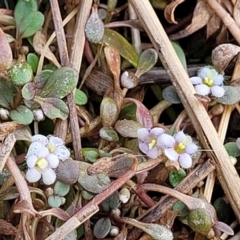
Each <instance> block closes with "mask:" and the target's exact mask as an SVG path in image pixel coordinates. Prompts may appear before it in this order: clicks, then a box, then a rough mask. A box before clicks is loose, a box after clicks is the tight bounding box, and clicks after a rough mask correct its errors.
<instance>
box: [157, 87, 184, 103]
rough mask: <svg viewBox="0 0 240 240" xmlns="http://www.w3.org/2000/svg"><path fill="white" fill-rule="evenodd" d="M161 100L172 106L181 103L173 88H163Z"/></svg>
mask: <svg viewBox="0 0 240 240" xmlns="http://www.w3.org/2000/svg"><path fill="white" fill-rule="evenodd" d="M162 96H163V98H164V99H165V100H166V101H168V102H170V103H173V104H179V103H181V100H180V98H179V96H178V94H177V91H176V88H175V87H174V86H172V85H171V86H168V87H166V88H164V90H163V92H162Z"/></svg>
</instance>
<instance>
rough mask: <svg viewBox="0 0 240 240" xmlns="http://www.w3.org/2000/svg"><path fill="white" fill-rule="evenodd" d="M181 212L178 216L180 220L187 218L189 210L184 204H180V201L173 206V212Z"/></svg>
mask: <svg viewBox="0 0 240 240" xmlns="http://www.w3.org/2000/svg"><path fill="white" fill-rule="evenodd" d="M180 210H181V213H180V215H179V218H180V219H184V218H186V217H187V215H188V214H189V210H188V208H187V206H186V204H185V203H183V202H181V201H177V202H176V203H175V204H174V205H173V211H175V212H178V211H180Z"/></svg>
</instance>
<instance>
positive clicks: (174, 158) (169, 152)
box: [164, 148, 179, 161]
mask: <svg viewBox="0 0 240 240" xmlns="http://www.w3.org/2000/svg"><path fill="white" fill-rule="evenodd" d="M164 153H165V155H166V156H167V157H168V159H170V160H171V161H177V160H178V157H179V154H178V153H177V152H176V151H175V150H174V149H173V148H166V149H164Z"/></svg>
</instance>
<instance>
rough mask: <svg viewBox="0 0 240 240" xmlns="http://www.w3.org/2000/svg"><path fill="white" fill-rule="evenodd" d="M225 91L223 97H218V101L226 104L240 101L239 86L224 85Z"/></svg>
mask: <svg viewBox="0 0 240 240" xmlns="http://www.w3.org/2000/svg"><path fill="white" fill-rule="evenodd" d="M223 88H224V89H225V93H224V95H223V96H222V97H220V98H216V101H217V102H219V103H222V104H225V105H232V104H235V103H237V102H238V101H240V87H239V86H234V87H233V86H224V87H223Z"/></svg>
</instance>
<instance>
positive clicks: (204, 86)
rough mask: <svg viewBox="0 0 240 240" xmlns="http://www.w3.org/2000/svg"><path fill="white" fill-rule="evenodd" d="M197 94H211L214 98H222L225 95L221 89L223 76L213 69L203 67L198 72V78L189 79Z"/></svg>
mask: <svg viewBox="0 0 240 240" xmlns="http://www.w3.org/2000/svg"><path fill="white" fill-rule="evenodd" d="M190 80H191V82H192V84H193V85H194V87H195V90H196V92H197V93H198V94H200V95H203V96H207V95H209V94H211V95H212V96H214V97H222V96H223V95H224V93H225V90H224V88H223V81H224V78H223V75H222V74H219V73H218V72H217V71H216V70H215V69H213V68H209V67H203V68H202V69H200V71H199V72H198V76H194V77H191V78H190Z"/></svg>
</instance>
